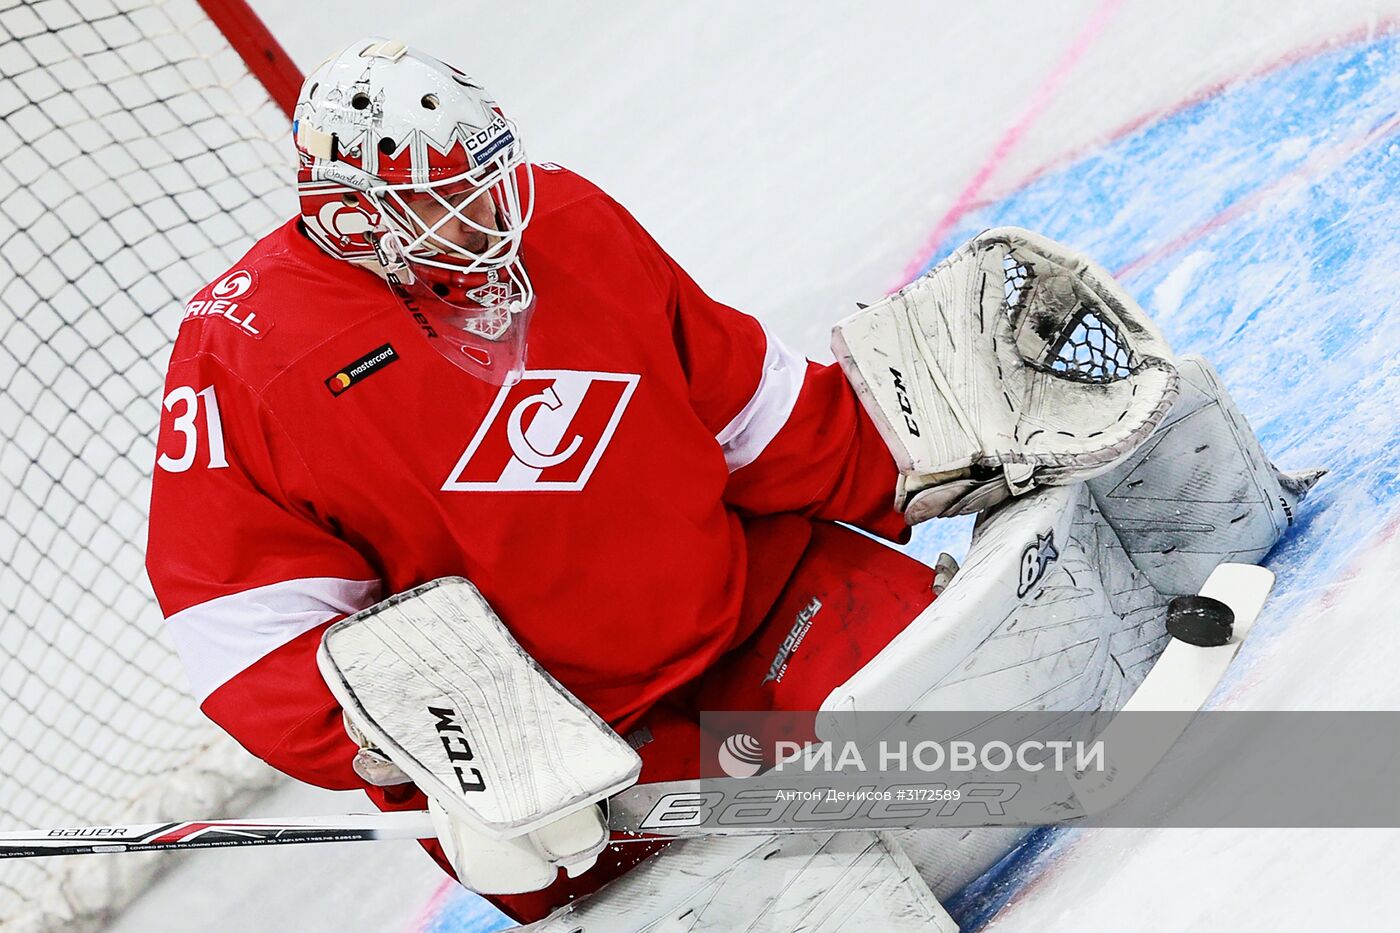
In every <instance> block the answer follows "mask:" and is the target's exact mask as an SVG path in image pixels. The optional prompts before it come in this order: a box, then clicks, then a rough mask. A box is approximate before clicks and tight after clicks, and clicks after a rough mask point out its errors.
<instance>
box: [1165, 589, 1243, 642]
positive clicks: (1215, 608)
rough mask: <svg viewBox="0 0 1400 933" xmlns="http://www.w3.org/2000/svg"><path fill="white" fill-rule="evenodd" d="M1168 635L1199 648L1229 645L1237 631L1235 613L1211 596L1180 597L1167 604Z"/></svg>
mask: <svg viewBox="0 0 1400 933" xmlns="http://www.w3.org/2000/svg"><path fill="white" fill-rule="evenodd" d="M1167 631H1168V632H1169V633H1170V634H1171V636H1172V637H1173V638H1179V639H1181V640H1182V641H1184V642H1186V643H1187V644H1188V645H1196V646H1197V647H1199V648H1215V647H1217V646H1219V645H1226V644H1229V643H1230V636H1231V635H1233V634H1234V631H1235V611H1234V610H1233V609H1231V608H1230V607H1229V606H1227V605H1225V604H1224V603H1222V602H1221V601H1220V600H1218V599H1212V598H1211V597H1209V596H1178V597H1176V598H1175V599H1173V600H1172V601H1171V602H1169V603H1167Z"/></svg>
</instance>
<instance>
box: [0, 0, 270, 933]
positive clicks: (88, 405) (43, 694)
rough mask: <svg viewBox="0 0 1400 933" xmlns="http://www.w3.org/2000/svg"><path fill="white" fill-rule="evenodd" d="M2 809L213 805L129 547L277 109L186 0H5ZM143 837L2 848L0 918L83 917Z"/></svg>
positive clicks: (10, 820) (169, 811)
mask: <svg viewBox="0 0 1400 933" xmlns="http://www.w3.org/2000/svg"><path fill="white" fill-rule="evenodd" d="M0 121H2V122H3V132H2V133H0V305H3V307H0V509H2V510H3V514H0V743H3V744H2V745H0V755H3V758H2V759H0V760H3V766H0V822H2V823H3V827H0V828H6V829H10V828H22V827H29V826H34V827H50V826H63V825H73V824H83V823H100V822H140V821H146V820H156V819H163V818H195V817H200V816H219V815H225V814H224V813H223V812H222V808H223V807H227V806H233V805H235V803H234V800H233V797H234V795H236V794H239V793H241V792H243V791H247V790H249V789H251V788H254V787H256V786H258V785H260V784H265V783H266V782H267V781H268V780H269V779H270V777H271V771H270V770H269V769H267V768H266V767H265V766H263V765H262V764H261V763H259V762H255V761H254V760H253V759H251V758H250V757H249V756H247V755H246V754H244V753H243V752H242V751H241V750H239V749H237V748H236V747H235V746H233V744H232V743H231V742H230V741H228V740H227V739H225V738H224V737H223V736H222V735H221V734H219V733H218V732H217V731H216V730H215V729H214V728H213V727H212V726H210V725H209V724H208V723H207V722H206V721H205V720H203V718H202V717H201V715H200V714H199V712H198V710H197V709H196V707H195V704H194V701H193V700H192V699H191V698H190V697H189V695H188V694H187V692H186V689H185V681H184V676H183V673H182V672H181V669H180V666H179V662H178V661H177V660H176V658H175V656H174V654H173V651H172V649H171V647H170V642H169V641H168V640H167V637H166V636H165V634H164V633H163V632H162V621H161V617H160V612H159V611H158V609H157V608H156V606H155V603H154V600H153V597H152V596H151V593H150V591H149V584H148V583H147V580H146V574H145V570H144V568H143V557H144V547H145V534H146V529H145V525H146V504H147V501H148V498H149V476H148V470H149V468H150V465H151V463H152V461H153V459H154V449H153V437H154V433H155V430H156V425H157V421H158V406H159V398H160V395H161V384H162V380H163V377H164V372H165V366H166V362H167V359H168V355H169V348H170V341H171V339H172V338H173V336H174V334H175V330H176V327H177V325H178V322H179V316H180V306H181V304H182V303H183V301H184V300H185V299H187V298H188V297H189V296H190V295H192V294H193V293H194V292H195V291H196V290H197V289H198V288H199V287H200V286H201V285H202V284H203V283H204V282H205V281H207V280H208V279H209V278H211V277H212V276H214V275H216V274H217V273H218V272H220V271H221V270H222V269H224V268H225V267H226V266H228V265H229V264H231V263H232V262H233V261H234V260H235V259H237V257H238V256H239V255H241V253H242V252H243V251H244V250H246V249H247V248H248V246H250V245H251V244H252V242H253V240H254V239H255V238H256V237H257V236H259V235H261V234H263V233H265V232H267V231H268V230H270V229H271V228H272V227H273V226H275V225H276V224H277V223H278V222H280V221H281V220H283V219H285V218H286V217H287V216H290V214H291V212H292V211H293V210H294V202H293V199H292V194H291V179H292V174H291V172H292V170H291V156H290V144H289V143H288V142H287V134H288V127H287V119H286V117H285V115H284V114H283V113H282V112H281V111H280V110H279V109H278V108H277V107H276V105H275V104H273V103H272V102H271V100H270V99H269V98H268V95H267V93H266V91H265V90H264V89H263V87H262V85H261V84H259V83H258V81H257V80H256V79H255V78H254V77H252V76H251V75H250V74H249V73H248V70H247V68H246V67H245V66H244V64H243V62H242V61H241V60H240V59H239V57H238V55H237V54H236V53H235V52H234V51H233V50H232V49H231V48H230V47H229V45H228V43H227V42H226V41H225V40H224V37H223V36H222V35H221V34H220V32H219V30H218V29H217V28H216V27H215V26H214V24H213V23H212V22H210V21H209V19H208V18H207V17H206V16H205V15H204V13H203V12H202V11H201V9H200V7H199V6H198V5H197V4H196V3H195V2H193V0H183V2H182V0H173V2H153V0H47V2H39V3H30V2H23V0H0ZM155 867H156V863H154V862H153V861H152V860H151V859H150V858H149V857H146V856H129V855H128V856H110V857H107V856H98V857H93V856H82V857H78V858H76V859H72V858H70V859H44V860H8V861H0V927H3V928H4V929H5V930H7V931H8V930H41V929H64V930H76V929H87V928H92V927H95V926H97V925H98V924H99V923H100V922H101V920H102V918H103V917H105V916H108V915H109V914H110V912H111V911H112V910H114V909H116V907H118V906H119V905H120V904H121V903H122V902H123V901H124V900H126V899H129V897H130V896H132V895H133V894H134V893H135V892H136V891H137V890H139V887H140V883H141V881H142V880H143V879H144V878H145V877H146V876H148V875H149V874H150V873H151V872H152V871H153V870H154V869H155Z"/></svg>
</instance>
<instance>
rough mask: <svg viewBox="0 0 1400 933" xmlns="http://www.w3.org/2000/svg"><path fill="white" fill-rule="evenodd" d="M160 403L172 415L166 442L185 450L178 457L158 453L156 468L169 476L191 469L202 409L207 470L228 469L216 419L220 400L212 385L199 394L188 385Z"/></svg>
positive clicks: (196, 446)
mask: <svg viewBox="0 0 1400 933" xmlns="http://www.w3.org/2000/svg"><path fill="white" fill-rule="evenodd" d="M161 404H162V405H163V406H164V408H165V410H166V411H168V412H170V413H171V414H172V415H174V416H175V420H174V421H173V422H171V425H170V427H171V429H172V431H173V432H174V433H173V434H172V435H169V436H168V438H167V442H168V443H170V444H172V446H174V445H176V444H180V443H183V445H184V447H183V449H182V450H179V451H178V456H172V454H173V453H175V451H173V450H167V451H165V452H163V453H161V455H160V456H159V457H157V458H156V466H158V467H160V468H161V469H162V470H165V471H166V472H169V473H183V472H185V471H186V470H188V469H189V468H190V467H192V466H194V461H195V457H196V455H197V454H198V452H199V446H200V445H199V437H200V431H199V427H198V425H197V422H198V419H199V413H200V410H201V409H202V410H203V412H204V428H205V432H204V433H205V434H206V435H208V438H209V463H208V466H209V469H211V470H217V469H219V468H220V467H226V466H228V460H227V459H226V458H225V457H224V424H223V421H221V420H220V419H219V399H218V396H216V395H215V394H214V387H213V386H206V387H205V388H203V389H200V390H199V391H198V392H196V391H195V390H194V389H193V388H191V387H190V386H176V387H175V388H173V389H171V390H170V392H169V394H167V395H166V396H165V401H164V402H162V403H161Z"/></svg>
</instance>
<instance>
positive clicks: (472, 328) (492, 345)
mask: <svg viewBox="0 0 1400 933" xmlns="http://www.w3.org/2000/svg"><path fill="white" fill-rule="evenodd" d="M386 265H387V264H386ZM390 268H393V267H390ZM398 268H399V270H401V271H390V272H388V273H387V275H386V278H387V280H388V282H389V286H390V288H392V289H393V291H394V294H395V295H396V296H397V297H398V299H399V301H400V302H401V303H402V304H403V306H404V307H405V308H406V309H407V310H408V312H409V313H410V314H411V315H412V316H413V318H414V320H415V321H416V322H417V323H418V326H419V328H420V329H421V330H422V331H423V333H424V335H425V336H426V337H427V338H428V342H429V343H431V344H432V346H433V349H435V350H437V351H438V352H439V353H441V354H442V355H443V356H444V357H446V358H447V359H448V360H449V361H450V362H451V363H453V364H454V365H456V366H458V367H459V368H461V369H463V370H466V372H468V373H470V374H471V375H473V376H475V377H477V378H478V379H481V380H483V381H485V382H489V383H491V384H492V385H506V386H509V385H514V384H515V383H517V382H519V381H520V377H521V375H522V374H523V373H524V371H525V347H526V336H527V334H528V332H529V329H530V319H531V318H532V317H533V316H534V313H535V295H534V292H533V290H532V289H531V287H530V281H529V279H528V278H524V276H523V275H522V276H521V277H520V278H519V279H517V278H514V277H512V276H511V274H510V273H511V271H512V269H509V268H508V269H505V270H496V269H492V270H489V271H486V272H471V273H467V272H458V271H453V270H449V269H443V268H439V267H436V266H422V265H419V264H417V263H413V262H401V263H399V264H398ZM522 272H523V270H522Z"/></svg>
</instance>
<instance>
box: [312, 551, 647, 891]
mask: <svg viewBox="0 0 1400 933" xmlns="http://www.w3.org/2000/svg"><path fill="white" fill-rule="evenodd" d="M317 661H318V663H319V665H320V668H321V674H322V676H323V677H324V678H325V680H326V683H327V684H328V685H329V686H330V689H331V692H332V693H333V694H334V695H335V698H336V699H337V700H338V701H339V702H340V704H341V706H342V707H343V708H344V709H345V715H346V719H347V722H348V723H349V724H350V725H351V726H353V727H354V728H353V731H352V735H354V733H355V732H358V733H359V735H358V736H356V738H362V739H363V742H362V744H367V745H368V746H369V747H370V749H369V750H370V751H372V752H373V754H374V756H375V757H377V758H378V757H381V756H382V758H383V759H387V762H386V764H388V763H392V766H397V768H398V769H399V770H400V771H401V772H402V776H401V777H399V778H398V780H399V781H402V780H412V781H413V782H414V783H415V784H417V785H418V788H419V789H420V790H422V791H423V793H424V794H426V795H427V797H428V801H429V809H430V811H431V812H432V814H433V822H434V825H435V826H436V827H437V829H438V837H439V840H440V841H441V842H442V844H443V848H444V850H445V852H446V854H447V856H448V859H449V861H451V862H452V864H453V866H454V868H455V869H456V870H457V874H458V878H459V879H460V880H461V882H462V883H463V884H464V885H466V886H467V887H469V888H472V889H473V890H476V891H480V892H482V893H488V894H514V893H522V892H525V891H534V890H539V889H540V888H543V887H546V886H547V885H549V884H550V883H552V882H553V881H554V879H555V877H556V876H557V870H558V868H559V867H563V868H565V869H566V870H568V871H569V872H570V874H576V873H578V872H579V871H583V870H586V868H587V867H588V866H590V865H591V864H592V862H593V860H594V859H596V857H597V855H598V853H599V852H601V851H602V849H603V848H604V846H605V845H606V841H607V828H606V825H605V822H604V820H603V818H602V815H601V812H600V810H599V808H598V807H597V806H596V804H597V803H598V802H600V801H602V800H604V799H606V798H607V797H609V796H611V795H613V794H615V793H617V792H618V791H620V790H622V789H623V788H626V787H629V786H631V785H632V784H633V783H635V782H636V780H637V777H638V775H639V774H640V773H641V766H642V763H641V759H640V758H639V757H638V756H637V753H636V752H635V751H634V750H633V749H632V748H631V747H630V746H628V745H627V743H626V742H624V741H623V740H622V738H621V737H620V736H618V735H617V733H615V732H613V730H612V729H611V728H610V727H609V726H608V725H607V723H605V722H603V720H601V719H600V718H598V716H597V715H596V714H594V713H593V711H592V710H590V709H588V708H587V707H586V706H584V705H583V704H582V703H580V702H579V701H578V700H577V699H576V698H575V697H574V696H573V695H572V694H570V693H569V692H568V691H567V690H565V689H564V688H563V687H562V686H561V685H560V684H559V683H558V682H557V681H556V680H555V679H554V678H553V677H551V676H549V674H548V673H546V672H545V671H544V669H543V668H541V667H540V666H539V665H538V664H537V663H536V662H535V661H534V659H533V658H531V657H530V656H529V655H528V654H527V653H526V652H525V651H524V649H522V648H521V647H520V645H519V644H518V643H516V641H515V639H513V638H512V637H511V636H510V633H509V632H508V631H507V629H506V627H505V625H504V624H503V623H502V622H501V620H500V618H499V617H498V616H497V615H496V613H495V611H494V610H493V609H492V608H491V606H490V605H489V604H488V603H487V602H486V600H485V599H484V598H482V596H481V594H480V593H479V592H477V590H476V588H475V587H474V586H472V585H471V583H469V582H468V581H466V580H464V579H461V578H460V577H446V578H443V579H440V580H435V581H433V582H431V583H427V584H424V585H423V586H419V587H416V588H414V589H412V590H408V591H406V592H404V593H401V594H399V595H397V596H394V597H391V598H390V599H387V600H385V601H384V602H381V603H378V604H377V605H374V606H371V607H370V608H369V609H366V610H364V611H363V612H360V613H357V614H355V615H353V616H350V617H349V618H346V619H343V620H342V621H340V622H337V623H336V624H335V625H333V626H331V627H330V628H329V629H327V631H326V634H325V636H324V637H323V639H322V642H321V648H320V652H319V654H318V656H317ZM392 766H391V767H392ZM381 783H393V781H392V780H391V781H383V782H381Z"/></svg>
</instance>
